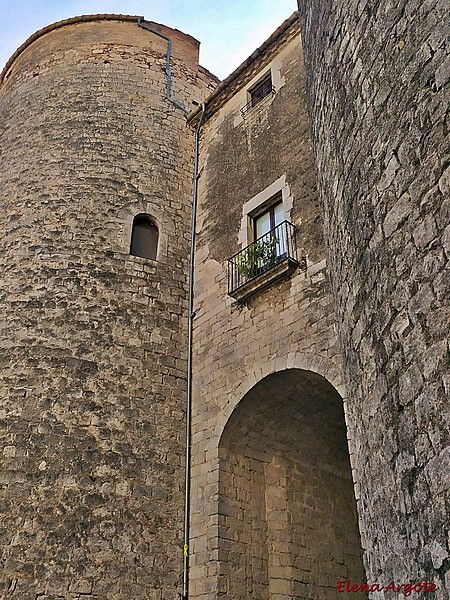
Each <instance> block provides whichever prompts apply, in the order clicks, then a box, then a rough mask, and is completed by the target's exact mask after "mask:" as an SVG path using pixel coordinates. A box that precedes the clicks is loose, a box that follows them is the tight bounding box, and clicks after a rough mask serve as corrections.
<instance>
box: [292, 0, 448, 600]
mask: <svg viewBox="0 0 450 600" xmlns="http://www.w3.org/2000/svg"><path fill="white" fill-rule="evenodd" d="M299 8H300V18H301V28H302V32H303V43H304V53H305V63H306V68H307V73H308V89H309V104H310V114H311V121H312V129H313V137H314V144H315V156H316V164H317V171H318V182H319V193H320V198H321V203H322V206H323V211H324V219H325V236H326V240H327V246H328V253H329V266H330V273H331V278H332V283H333V287H334V290H335V293H336V301H337V320H338V328H339V334H340V340H341V346H342V349H343V352H344V355H345V373H346V381H347V385H348V390H349V403H348V425H349V430H350V435H351V436H352V437H353V439H354V440H356V450H355V463H354V464H355V469H356V472H357V477H358V479H359V482H360V484H361V497H360V502H359V512H360V515H361V517H362V528H363V543H364V546H365V547H366V548H367V553H366V559H367V571H368V576H369V577H370V578H372V579H373V580H375V581H379V580H382V581H381V582H389V581H391V580H396V581H399V582H404V581H415V580H422V579H428V580H430V581H433V582H435V583H436V584H437V585H438V588H439V592H438V593H439V594H440V596H439V597H440V598H448V597H449V587H450V583H449V580H448V574H447V575H446V572H447V570H448V566H449V555H450V553H449V547H448V539H447V537H446V528H447V525H448V518H449V516H448V515H449V511H448V504H446V503H447V502H448V500H447V497H446V493H447V492H446V490H447V489H448V486H449V478H448V473H449V472H450V469H449V464H450V448H449V431H450V427H449V404H448V393H449V388H448V386H449V379H448V377H449V375H448V348H447V336H448V324H449V304H448V298H449V294H448V291H449V269H448V259H449V255H450V247H449V242H450V228H449V225H448V223H449V206H450V204H449V202H450V199H449V183H450V171H449V168H448V162H447V160H448V159H446V156H447V157H448V145H449V137H448V121H447V119H448V79H449V59H448V47H447V46H446V43H447V42H446V38H448V28H447V26H448V25H447V24H448V6H447V3H446V2H444V1H442V0H430V1H426V2H423V1H422V0H408V1H406V0H401V1H400V2H396V3H392V2H389V1H387V0H381V1H377V2H365V1H361V2H357V3H355V2H350V1H349V0H344V1H342V2H341V1H339V2H337V1H335V2H328V1H322V0H316V1H311V2H306V1H305V2H303V1H301V2H299ZM447 41H448V39H447ZM446 577H447V579H446Z"/></svg>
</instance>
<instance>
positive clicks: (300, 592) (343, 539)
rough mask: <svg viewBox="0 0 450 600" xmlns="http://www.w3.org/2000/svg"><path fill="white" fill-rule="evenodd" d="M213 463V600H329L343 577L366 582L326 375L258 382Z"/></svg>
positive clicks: (336, 402) (337, 409)
mask: <svg viewBox="0 0 450 600" xmlns="http://www.w3.org/2000/svg"><path fill="white" fill-rule="evenodd" d="M219 457H220V473H219V477H220V484H219V496H220V501H219V562H220V573H221V576H220V582H219V590H220V592H219V597H223V598H227V599H229V600H247V599H248V598H257V599H258V600H271V599H274V600H275V599H276V600H284V599H286V600H288V599H296V600H297V599H298V600H300V599H301V600H309V599H312V600H328V599H337V598H342V593H339V592H338V591H337V582H338V581H339V580H340V579H351V580H352V581H353V582H358V583H364V581H365V576H364V570H363V566H362V551H361V543H360V538H359V532H358V526H357V518H356V503H355V497H354V491H353V482H352V477H351V469H350V463H349V454H348V446H347V438H346V427H345V420H344V414H343V403H342V399H341V397H340V395H339V394H338V392H337V391H336V389H335V388H334V387H333V386H332V385H331V384H330V383H329V382H328V381H327V380H326V379H325V378H324V377H322V376H320V375H318V374H316V373H313V372H311V371H304V370H300V369H289V370H286V371H281V372H279V373H274V374H272V375H269V376H268V377H266V378H265V379H263V380H262V381H260V382H259V383H257V384H256V385H255V386H254V387H253V388H252V389H251V390H250V391H249V392H248V393H247V394H246V395H245V396H244V397H243V398H242V400H241V402H240V403H239V404H238V406H237V407H236V409H235V410H234V411H233V413H232V415H231V416H230V418H229V420H228V422H227V424H226V426H225V428H224V431H223V434H222V437H221V440H220V445H219ZM352 597H354V598H355V599H356V598H361V597H365V595H363V594H359V593H356V594H352Z"/></svg>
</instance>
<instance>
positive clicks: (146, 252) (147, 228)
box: [130, 215, 158, 260]
mask: <svg viewBox="0 0 450 600" xmlns="http://www.w3.org/2000/svg"><path fill="white" fill-rule="evenodd" d="M157 252H158V228H157V227H156V225H155V223H154V222H153V221H152V219H151V218H150V217H149V216H148V215H137V216H136V217H134V221H133V231H132V234H131V247H130V254H132V255H133V256H142V258H150V259H152V260H156V255H157Z"/></svg>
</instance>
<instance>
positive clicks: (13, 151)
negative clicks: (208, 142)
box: [0, 19, 211, 600]
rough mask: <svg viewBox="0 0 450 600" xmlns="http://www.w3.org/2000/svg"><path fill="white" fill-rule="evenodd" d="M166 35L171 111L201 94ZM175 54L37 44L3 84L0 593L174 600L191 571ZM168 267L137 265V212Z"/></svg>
mask: <svg viewBox="0 0 450 600" xmlns="http://www.w3.org/2000/svg"><path fill="white" fill-rule="evenodd" d="M162 30H163V31H164V33H165V34H166V35H167V34H169V35H172V36H173V38H174V45H173V55H172V70H173V76H174V77H173V95H174V98H175V99H176V100H177V101H179V102H181V103H183V104H184V105H185V106H187V107H188V108H190V103H191V100H192V99H198V98H199V97H200V98H201V97H202V96H204V95H205V93H206V91H207V87H208V84H209V83H211V80H210V81H209V82H208V77H207V76H206V75H205V72H204V71H201V70H199V67H198V63H197V53H198V44H197V42H196V41H195V40H193V39H192V38H190V37H189V36H185V35H184V34H182V33H180V32H175V31H172V30H170V29H168V28H162ZM166 48H167V42H166V41H165V40H163V39H161V38H160V37H157V36H155V35H154V34H152V33H150V32H149V31H146V30H144V29H142V28H140V27H139V26H138V25H137V24H136V23H135V22H134V23H133V22H126V21H125V20H121V21H120V20H119V21H114V20H105V19H103V20H96V21H94V22H92V19H91V20H89V21H88V22H83V23H81V22H79V23H77V22H72V23H70V24H66V25H64V26H63V27H58V28H56V29H54V30H52V31H49V32H48V33H45V34H43V35H41V36H39V37H38V38H37V39H35V41H33V42H32V43H31V44H30V45H28V46H27V47H26V48H24V49H23V51H22V52H21V53H20V54H19V55H18V56H17V57H16V58H15V60H14V62H13V63H12V65H10V66H9V70H8V72H7V73H6V78H5V79H4V81H3V83H2V85H1V87H0V114H1V122H0V135H1V147H0V180H1V183H0V190H1V192H0V193H1V206H2V210H1V213H0V232H1V244H2V252H1V254H0V271H1V274H2V286H1V290H0V315H1V317H0V320H1V329H0V336H1V337H0V348H1V352H0V369H1V383H0V394H1V407H0V418H1V428H2V453H3V456H2V472H1V475H0V478H1V521H0V527H1V539H2V554H1V561H2V562H1V567H0V596H1V597H2V598H8V599H11V600H12V599H14V598H17V599H20V600H34V599H35V598H38V597H39V598H42V599H43V600H44V599H45V600H56V599H67V600H69V599H70V600H75V599H78V598H86V599H88V598H89V599H94V598H95V599H99V600H103V599H114V600H116V599H117V600H119V599H123V600H130V599H131V598H132V599H133V600H138V599H139V598H142V599H146V600H148V599H149V598H151V599H155V600H156V599H157V600H169V599H173V598H174V597H175V596H176V592H177V587H178V585H179V583H180V577H181V564H182V558H181V557H182V550H181V546H182V522H183V481H184V472H183V471H184V469H183V466H184V463H183V458H184V430H185V424H184V423H185V415H184V405H185V370H186V365H185V347H186V346H185V334H186V331H185V328H186V321H187V318H186V293H187V270H188V269H187V263H188V259H187V257H188V252H189V239H190V204H191V194H192V157H193V154H192V148H193V134H192V131H191V130H190V129H189V128H187V127H186V121H185V116H184V113H183V112H182V111H181V110H180V109H178V108H176V107H175V106H174V105H173V104H171V103H170V102H169V101H168V100H167V99H166V98H165V94H166V79H165V58H166ZM138 213H149V214H150V215H151V216H152V217H153V218H154V219H155V221H156V223H157V224H158V227H159V231H160V244H159V251H158V259H157V261H148V260H146V259H142V258H137V257H131V256H129V254H128V252H129V244H130V236H131V223H132V220H133V217H134V215H136V214H138Z"/></svg>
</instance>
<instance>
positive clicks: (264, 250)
mask: <svg viewBox="0 0 450 600" xmlns="http://www.w3.org/2000/svg"><path fill="white" fill-rule="evenodd" d="M277 244H278V238H276V237H271V238H269V239H268V240H260V241H257V242H254V243H253V244H250V246H248V247H247V248H246V249H245V250H244V251H243V252H241V254H239V256H238V257H237V258H236V267H237V269H238V271H239V273H241V274H242V275H243V276H244V277H246V278H251V277H254V276H255V275H257V274H258V271H262V270H264V269H265V268H267V267H268V266H270V265H272V264H274V263H275V262H276V257H277V254H276V246H277Z"/></svg>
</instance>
